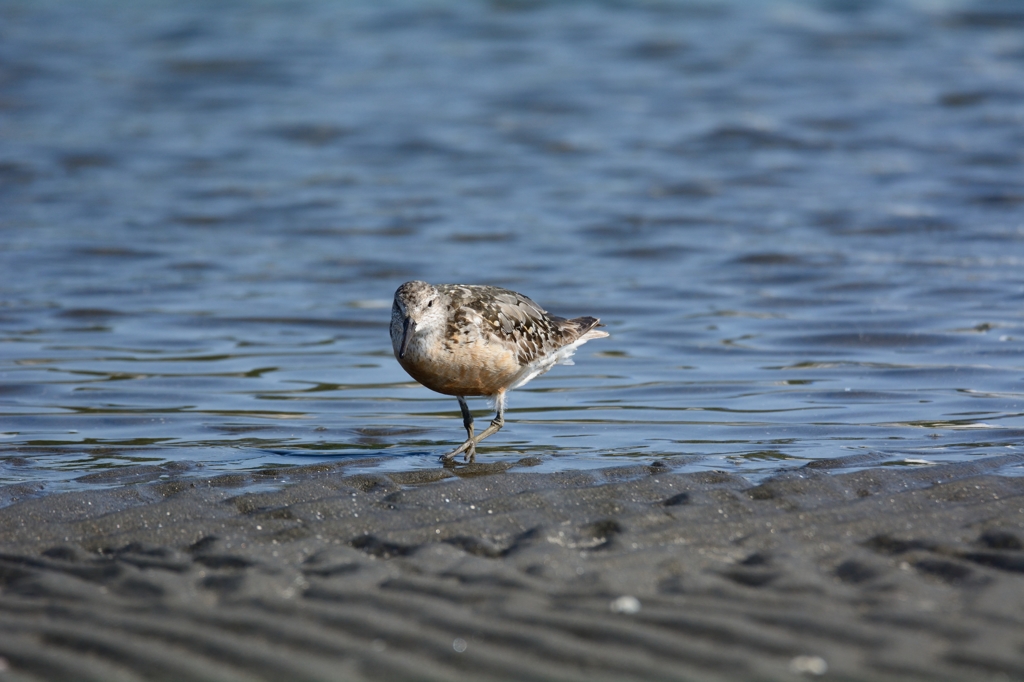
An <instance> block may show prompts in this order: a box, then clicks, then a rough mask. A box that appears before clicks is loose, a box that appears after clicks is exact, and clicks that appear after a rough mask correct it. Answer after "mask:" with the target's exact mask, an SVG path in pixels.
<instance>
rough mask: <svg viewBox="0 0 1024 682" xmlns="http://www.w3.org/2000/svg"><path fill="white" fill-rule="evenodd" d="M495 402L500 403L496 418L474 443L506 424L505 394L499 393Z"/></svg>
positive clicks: (491, 434) (494, 432)
mask: <svg viewBox="0 0 1024 682" xmlns="http://www.w3.org/2000/svg"><path fill="white" fill-rule="evenodd" d="M495 402H497V403H498V413H497V414H496V415H494V419H492V420H491V425H490V426H488V427H487V428H486V429H484V431H483V432H482V433H481V434H480V435H479V436H477V437H476V438H474V439H473V441H474V444H475V443H479V442H480V441H482V440H483V439H484V438H487V437H488V436H493V435H494V434H496V433H497V432H498V431H500V430H501V427H502V426H504V425H505V395H504V394H501V395H499V396H498V399H497V401H495ZM470 461H472V460H470Z"/></svg>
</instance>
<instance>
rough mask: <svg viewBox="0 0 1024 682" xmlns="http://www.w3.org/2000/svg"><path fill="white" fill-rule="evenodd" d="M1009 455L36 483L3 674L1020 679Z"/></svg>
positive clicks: (8, 595)
mask: <svg viewBox="0 0 1024 682" xmlns="http://www.w3.org/2000/svg"><path fill="white" fill-rule="evenodd" d="M1017 459H1019V458H1017ZM1012 460H1014V456H1009V457H991V458H985V459H979V460H976V461H973V462H965V463H957V464H948V465H938V466H931V467H922V468H895V467H880V468H875V469H863V470H854V471H848V470H846V467H850V466H860V465H862V464H861V463H859V462H858V460H857V459H856V458H850V459H848V460H842V459H840V460H825V461H817V462H814V463H813V464H814V466H813V467H804V468H802V469H796V470H789V471H785V472H783V473H780V474H778V475H775V476H773V477H771V478H769V479H767V480H765V481H763V482H761V483H760V484H759V485H751V484H750V483H748V482H747V481H745V480H744V479H742V478H740V477H739V476H734V475H730V474H727V473H724V472H723V473H718V472H704V473H689V474H675V473H670V472H668V471H667V468H665V467H661V466H658V465H657V463H655V464H654V465H652V466H642V465H637V466H629V467H619V468H614V469H599V470H588V471H581V472H570V473H533V472H531V471H530V464H532V463H534V462H532V461H530V460H525V461H523V462H521V463H519V464H518V465H516V464H509V463H496V464H487V463H482V464H477V465H474V466H466V467H459V468H456V469H454V470H453V469H441V468H439V469H437V470H417V471H411V472H406V473H389V474H380V475H376V474H357V475H346V474H345V468H346V467H351V466H352V463H351V462H346V463H329V464H318V465H312V466H306V467H294V468H288V469H279V470H270V471H264V472H259V473H246V474H230V475H221V476H217V477H212V478H209V479H195V478H186V477H181V478H174V477H171V478H170V479H157V480H148V481H142V482H134V483H128V484H126V485H122V486H120V487H116V488H105V489H101V490H94V491H84V492H75V493H63V494H56V495H51V496H47V497H42V498H36V499H28V500H24V501H21V502H15V503H13V504H11V505H9V506H7V507H4V508H2V509H0V679H3V680H7V679H11V680H32V679H69V678H72V677H73V678H75V679H97V680H100V679H104V680H117V679H124V680H134V679H146V680H150V679H190V680H192V679H194V680H236V679H237V680H261V679H310V680H320V679H322V680H339V679H343V680H349V679H351V680H360V679H395V680H451V679H466V680H470V679H472V680H485V679H492V680H513V679H517V680H518V679H541V680H603V679H608V680H613V679H614V680H624V679H636V680H651V679H665V680H676V679H678V680H694V679H696V680H736V679H758V680H795V679H808V678H809V677H810V678H816V677H820V679H854V680H856V679H872V680H912V679H921V680H924V679H928V680H957V679H1024V647H1022V643H1024V479H1022V478H1012V477H1002V476H994V475H992V474H991V473H990V472H992V471H995V470H996V469H998V468H999V467H1000V466H1003V465H1005V464H1006V463H1008V462H1010V461H1012ZM133 475H138V472H136V473H135V474H133ZM141 477H142V478H145V476H141ZM259 482H264V483H265V485H266V487H267V488H273V489H268V490H264V491H252V490H249V491H248V492H242V493H241V494H239V487H240V486H243V485H244V486H252V485H254V484H256V483H259Z"/></svg>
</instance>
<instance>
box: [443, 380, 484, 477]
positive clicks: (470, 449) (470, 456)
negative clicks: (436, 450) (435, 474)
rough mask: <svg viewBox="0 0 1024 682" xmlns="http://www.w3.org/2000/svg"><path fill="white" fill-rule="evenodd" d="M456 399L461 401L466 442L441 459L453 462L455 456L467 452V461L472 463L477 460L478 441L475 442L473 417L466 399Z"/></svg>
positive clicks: (459, 396) (460, 397) (460, 406)
mask: <svg viewBox="0 0 1024 682" xmlns="http://www.w3.org/2000/svg"><path fill="white" fill-rule="evenodd" d="M455 397H456V398H458V399H459V408H460V409H461V410H462V425H463V426H465V427H466V442H465V443H463V444H462V445H460V446H459V447H457V448H455V449H454V450H452V451H451V452H449V453H448V454H447V455H443V456H442V457H441V459H442V460H444V461H446V462H447V461H451V460H452V459H454V458H455V455H457V454H459V453H460V452H463V451H465V453H466V459H467V460H469V461H471V462H472V461H475V460H476V441H475V440H473V415H472V414H470V413H469V405H467V404H466V399H465V398H463V397H462V396H461V395H458V396H455Z"/></svg>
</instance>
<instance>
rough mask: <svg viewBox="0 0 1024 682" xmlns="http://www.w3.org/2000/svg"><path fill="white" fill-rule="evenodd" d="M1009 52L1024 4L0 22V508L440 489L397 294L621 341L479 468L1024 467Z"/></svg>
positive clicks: (441, 420) (520, 406) (601, 346)
mask: <svg viewBox="0 0 1024 682" xmlns="http://www.w3.org/2000/svg"><path fill="white" fill-rule="evenodd" d="M1022 29H1024V10H1021V8H1020V6H1019V5H1016V4H1013V3H972V2H906V3H895V2H868V3H852V2H849V3H848V2H843V1H842V0H832V1H823V2H792V3H742V2H734V3H730V2H722V3H718V2H715V3H685V2H615V3H599V2H593V3H587V2H558V3H550V4H549V3H546V2H525V1H524V2H515V1H511V0H497V1H495V2H491V3H485V2H436V3H424V2H412V1H410V2H365V3H335V2H328V1H326V0H324V1H322V2H313V1H300V2H258V3H248V2H245V3H231V2H224V3H205V2H192V3H187V2H186V3H182V2H173V3H172V2H156V1H154V2H146V3H118V2H104V1H102V0H88V1H83V2H76V3H64V2H40V1H37V0H33V1H32V2H28V1H24V2H20V1H18V0H8V1H7V2H4V3H2V4H0V273H2V275H0V485H2V484H12V483H30V484H34V485H37V488H38V489H39V490H40V491H43V492H46V491H57V490H66V489H72V488H75V487H76V486H81V485H88V483H85V482H83V481H80V480H79V481H76V479H79V478H80V477H81V476H83V475H86V474H89V473H93V472H96V471H97V470H103V469H109V468H112V467H119V466H126V465H130V464H138V463H149V464H157V465H159V464H171V465H175V466H177V465H180V467H179V468H183V469H185V470H188V471H198V472H201V473H203V474H204V475H206V474H208V473H210V472H213V471H224V470H236V469H254V468H259V467H263V466H267V465H271V464H274V465H281V464H301V463H308V462H311V461H321V460H323V459H324V458H333V459H336V458H363V457H366V456H373V457H384V459H383V460H380V459H378V460H374V462H373V463H372V464H370V465H367V466H373V467H377V468H384V469H408V468H416V467H436V466H439V465H438V464H437V456H438V455H439V454H441V453H443V452H445V451H446V450H448V449H451V447H453V445H455V444H456V443H458V442H460V441H461V438H462V436H463V430H462V426H461V418H460V416H459V412H458V405H457V404H456V401H455V400H454V399H452V398H449V397H445V396H440V395H437V394H434V393H431V392H430V391H428V390H427V389H425V388H422V387H420V386H418V385H417V384H415V383H414V382H412V380H411V379H409V378H408V376H406V375H405V374H404V372H403V371H402V370H401V368H400V367H399V366H398V364H397V363H396V362H395V360H394V358H393V356H392V351H391V348H390V341H389V338H388V332H387V324H388V320H389V316H390V304H391V296H392V294H393V292H394V290H395V288H396V287H397V286H398V285H399V284H401V283H402V282H403V281H405V280H408V279H423V280H428V281H432V282H463V283H489V284H496V285H501V286H506V287H509V288H512V289H515V290H517V291H520V292H522V293H524V294H526V295H528V296H530V297H532V298H534V299H535V300H536V301H537V302H538V303H540V304H541V305H542V306H543V307H545V308H546V309H548V310H549V311H551V312H553V313H556V314H559V315H563V316H576V315H595V316H599V317H601V318H602V320H603V321H604V322H605V323H606V324H607V330H608V331H609V332H610V333H611V335H612V336H611V338H609V339H602V340H599V341H594V342H591V343H589V344H587V345H586V346H584V347H583V348H582V349H581V351H580V352H579V353H578V354H577V356H576V366H574V367H557V368H555V370H553V371H552V372H550V373H549V374H547V375H545V376H544V377H542V378H540V379H538V380H535V381H534V382H532V383H531V384H529V385H528V386H527V387H525V388H524V389H523V390H519V391H516V392H514V393H513V394H512V395H511V399H510V410H509V413H508V422H507V425H506V427H505V429H504V430H503V431H502V432H500V433H499V434H498V435H496V436H494V437H493V438H491V439H489V440H488V441H486V442H485V444H484V445H483V446H482V447H481V448H480V457H479V460H478V461H483V462H487V461H501V460H517V459H520V458H522V457H525V456H536V457H540V458H541V460H542V462H543V464H542V465H541V466H540V469H541V470H559V469H560V470H564V469H574V468H581V467H600V466H613V465H618V464H622V463H630V462H635V461H644V462H648V461H651V460H654V459H664V460H665V461H666V463H668V464H670V465H671V466H673V467H674V468H677V469H680V470H694V469H704V468H708V469H727V470H730V471H736V472H739V473H743V474H749V475H750V476H752V477H756V476H759V475H763V474H764V473H766V472H771V471H773V470H776V469H778V468H779V467H789V466H798V465H801V464H803V463H805V462H807V461H809V460H814V459H820V458H831V457H840V456H844V455H851V454H852V455H856V454H864V453H876V454H879V455H880V456H881V459H880V460H879V461H881V462H883V463H885V464H906V465H925V464H928V463H935V462H942V461H953V460H964V459H969V458H974V457H980V456H987V455H992V454H1004V453H1020V452H1022V451H1024V416H1022V415H1024V355H1022V351H1024V267H1022V266H1024V30H1022ZM471 406H472V407H473V408H474V410H477V412H476V414H477V415H478V416H479V418H480V419H482V420H486V419H489V416H490V413H489V408H488V406H487V405H486V404H485V403H484V402H483V401H476V402H472V403H471ZM197 465H202V466H197ZM1005 472H1006V473H1008V474H1014V473H1016V474H1020V473H1024V471H1020V470H1019V468H1014V467H1008V468H1007V469H1006V470H1005ZM87 480H88V479H87Z"/></svg>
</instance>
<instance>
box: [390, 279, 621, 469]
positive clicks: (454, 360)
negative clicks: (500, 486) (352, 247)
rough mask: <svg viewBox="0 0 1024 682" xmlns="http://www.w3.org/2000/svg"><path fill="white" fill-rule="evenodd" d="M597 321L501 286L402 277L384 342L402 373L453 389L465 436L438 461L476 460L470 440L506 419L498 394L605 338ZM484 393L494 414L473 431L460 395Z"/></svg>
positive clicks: (435, 386) (446, 390) (438, 388)
mask: <svg viewBox="0 0 1024 682" xmlns="http://www.w3.org/2000/svg"><path fill="white" fill-rule="evenodd" d="M601 326H603V325H601V324H600V320H598V319H597V318H595V317H577V318H574V319H571V320H567V319H565V318H563V317H555V316H554V315H549V314H548V313H547V311H546V310H544V309H543V308H541V307H540V306H539V305H537V304H536V303H534V302H533V301H531V300H530V299H528V298H527V297H526V296H523V295H522V294H518V293H516V292H514V291H510V290H508V289H502V288H500V287H490V286H477V285H472V284H436V285H434V284H427V283H426V282H416V281H414V282H406V283H405V284H403V285H402V286H400V287H398V291H396V292H395V303H394V305H393V306H392V307H391V345H392V347H393V348H394V349H395V357H396V358H397V359H398V362H399V364H400V365H402V368H403V369H404V370H405V371H406V372H408V373H409V375H410V376H411V377H412V378H413V379H415V380H416V381H418V382H420V383H421V384H423V385H424V386H426V387H427V388H429V389H430V390H432V391H437V392H438V393H443V394H444V395H453V396H455V397H456V398H458V400H459V407H460V408H461V409H462V424H463V426H465V427H466V434H467V438H466V442H465V443H463V444H462V445H460V446H459V447H457V448H455V449H454V450H452V451H451V452H449V453H448V454H446V455H443V456H442V457H441V459H442V460H443V461H446V462H448V461H451V460H452V459H454V458H455V456H456V455H458V454H460V453H465V455H464V456H463V459H464V460H465V461H468V462H472V461H475V460H476V446H477V444H478V443H479V442H480V441H482V440H483V439H484V438H487V437H488V436H491V435H494V434H495V433H497V432H498V430H499V429H501V427H502V426H504V424H505V395H506V393H507V392H508V391H511V390H512V389H514V388H519V387H520V386H522V385H524V384H526V383H527V382H528V381H530V380H531V379H533V378H534V377H538V376H540V375H541V374H544V372H547V371H548V370H549V369H551V368H552V367H554V366H555V365H571V364H573V362H572V360H571V359H570V358H571V357H572V354H573V353H574V352H576V349H577V348H578V347H579V346H581V345H583V344H584V343H586V342H587V341H590V340H591V339H600V338H602V337H605V336H608V334H607V332H603V331H600V330H599V329H597V327H601ZM469 396H487V397H489V398H491V399H493V400H494V407H495V409H496V410H497V414H496V415H495V417H494V419H492V420H491V424H490V426H488V427H487V428H486V429H485V430H484V431H483V432H482V433H480V434H479V435H476V436H474V435H473V416H472V415H471V414H470V413H469V406H468V405H467V404H466V398H467V397H469Z"/></svg>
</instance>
